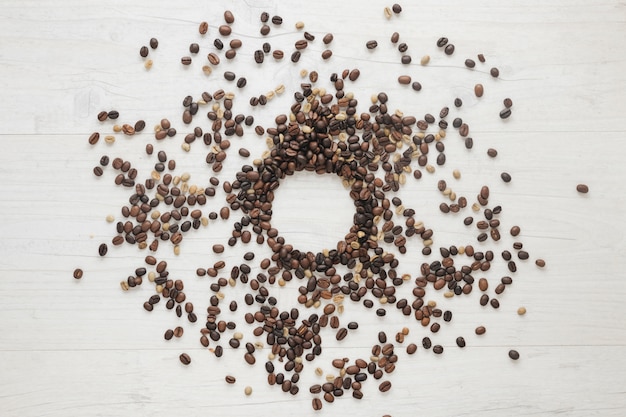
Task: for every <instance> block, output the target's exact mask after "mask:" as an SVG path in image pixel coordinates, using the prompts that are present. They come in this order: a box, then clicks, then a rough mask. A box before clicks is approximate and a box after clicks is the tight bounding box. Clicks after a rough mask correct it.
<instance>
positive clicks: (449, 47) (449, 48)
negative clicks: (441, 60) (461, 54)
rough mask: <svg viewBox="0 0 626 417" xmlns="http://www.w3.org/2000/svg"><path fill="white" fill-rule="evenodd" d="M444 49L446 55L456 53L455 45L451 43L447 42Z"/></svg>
mask: <svg viewBox="0 0 626 417" xmlns="http://www.w3.org/2000/svg"><path fill="white" fill-rule="evenodd" d="M443 51H444V52H445V54H446V55H452V54H453V53H454V45H452V44H451V43H449V44H447V45H446V47H445V49H444V50H443Z"/></svg>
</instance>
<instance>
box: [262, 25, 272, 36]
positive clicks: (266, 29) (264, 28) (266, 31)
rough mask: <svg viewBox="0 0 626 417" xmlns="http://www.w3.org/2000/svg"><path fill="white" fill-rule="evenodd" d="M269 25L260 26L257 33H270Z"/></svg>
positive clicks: (264, 34)
mask: <svg viewBox="0 0 626 417" xmlns="http://www.w3.org/2000/svg"><path fill="white" fill-rule="evenodd" d="M270 30H271V29H270V27H269V26H268V25H263V26H261V29H260V30H259V33H261V35H263V36H266V35H267V34H269V33H270Z"/></svg>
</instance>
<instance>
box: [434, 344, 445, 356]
mask: <svg viewBox="0 0 626 417" xmlns="http://www.w3.org/2000/svg"><path fill="white" fill-rule="evenodd" d="M433 353H436V354H437V355H441V354H442V353H443V346H441V345H435V346H433Z"/></svg>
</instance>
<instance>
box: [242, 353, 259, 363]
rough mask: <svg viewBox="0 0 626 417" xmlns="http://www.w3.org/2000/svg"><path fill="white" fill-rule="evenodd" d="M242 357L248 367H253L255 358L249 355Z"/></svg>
mask: <svg viewBox="0 0 626 417" xmlns="http://www.w3.org/2000/svg"><path fill="white" fill-rule="evenodd" d="M243 357H244V359H245V360H246V362H247V363H248V364H249V365H254V363H255V362H256V358H255V357H254V355H252V354H251V353H246V354H245V355H244V356H243Z"/></svg>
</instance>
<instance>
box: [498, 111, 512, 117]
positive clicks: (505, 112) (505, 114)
mask: <svg viewBox="0 0 626 417" xmlns="http://www.w3.org/2000/svg"><path fill="white" fill-rule="evenodd" d="M509 116H511V109H503V110H501V111H500V119H508V118H509Z"/></svg>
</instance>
